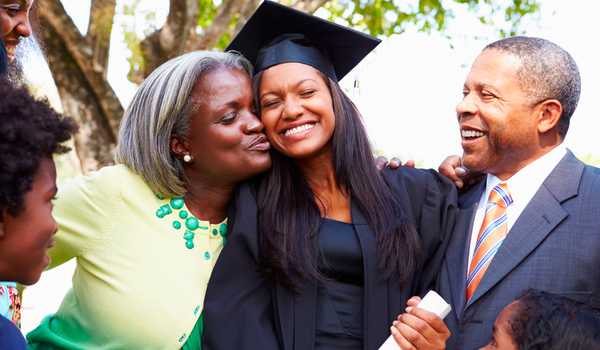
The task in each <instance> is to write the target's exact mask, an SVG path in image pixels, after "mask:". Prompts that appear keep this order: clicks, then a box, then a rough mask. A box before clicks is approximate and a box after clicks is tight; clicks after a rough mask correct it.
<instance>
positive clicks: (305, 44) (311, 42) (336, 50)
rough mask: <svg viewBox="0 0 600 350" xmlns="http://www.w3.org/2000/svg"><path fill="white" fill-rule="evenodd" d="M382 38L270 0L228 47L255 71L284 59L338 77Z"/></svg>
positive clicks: (353, 65) (258, 10) (336, 78)
mask: <svg viewBox="0 0 600 350" xmlns="http://www.w3.org/2000/svg"><path fill="white" fill-rule="evenodd" d="M380 42H381V40H379V39H377V38H374V37H372V36H370V35H367V34H364V33H361V32H359V31H356V30H354V29H350V28H346V27H344V26H341V25H339V24H336V23H332V22H329V21H326V20H324V19H321V18H319V17H315V16H312V15H309V14H306V13H304V12H301V11H298V10H295V9H292V8H290V7H287V6H284V5H281V4H278V3H276V2H273V1H264V2H263V3H262V4H261V5H260V6H259V7H258V8H257V9H256V11H255V12H254V14H253V15H252V17H250V19H248V22H246V24H245V25H244V27H243V28H242V30H241V31H240V32H239V33H238V35H237V36H236V37H235V38H234V39H233V41H232V42H231V43H230V44H229V46H227V48H226V50H235V51H238V52H240V53H242V54H243V55H244V56H246V58H248V59H249V60H250V62H252V64H254V70H255V72H257V73H258V72H260V71H263V70H265V69H267V68H269V67H272V66H274V65H277V64H280V63H286V62H299V63H304V64H307V65H310V66H312V67H314V68H316V69H318V70H319V71H321V72H322V73H324V74H325V75H327V76H328V77H330V78H332V79H333V80H334V81H338V80H341V79H342V78H343V77H344V76H345V75H346V74H347V73H348V72H350V70H352V68H354V67H355V66H356V65H357V64H358V63H359V62H360V61H361V60H362V59H363V58H364V57H365V56H366V55H367V54H368V53H369V52H371V51H372V50H373V49H374V48H375V47H376V46H377V45H379V43H380Z"/></svg>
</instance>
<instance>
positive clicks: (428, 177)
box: [385, 167, 458, 296]
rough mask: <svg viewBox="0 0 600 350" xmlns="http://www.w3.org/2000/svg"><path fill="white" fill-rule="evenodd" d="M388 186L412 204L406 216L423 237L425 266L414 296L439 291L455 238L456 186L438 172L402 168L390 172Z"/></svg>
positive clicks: (421, 270)
mask: <svg viewBox="0 0 600 350" xmlns="http://www.w3.org/2000/svg"><path fill="white" fill-rule="evenodd" d="M385 176H386V179H387V181H388V183H391V184H392V187H395V189H396V190H397V191H398V195H400V196H402V197H403V198H402V202H408V203H406V205H405V208H407V209H408V210H406V211H407V213H406V215H408V216H409V220H411V221H412V224H414V225H415V226H416V229H417V232H418V233H419V236H420V237H421V244H422V248H423V264H422V267H421V269H420V271H418V272H417V276H416V283H415V285H414V289H413V292H414V293H413V294H415V295H420V296H423V295H424V294H425V293H427V291H429V290H430V289H434V288H435V283H436V280H437V276H438V273H439V271H440V269H441V266H442V261H443V259H444V254H445V252H446V248H447V247H448V242H449V240H450V239H451V237H452V232H453V230H454V223H455V219H456V214H457V212H458V195H457V189H456V186H455V185H454V184H453V183H452V182H451V181H450V180H448V179H447V178H446V177H444V176H443V175H441V174H439V173H438V172H436V171H434V170H431V169H429V170H424V169H413V168H407V167H401V168H400V169H398V170H386V171H385Z"/></svg>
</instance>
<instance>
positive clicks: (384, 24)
mask: <svg viewBox="0 0 600 350" xmlns="http://www.w3.org/2000/svg"><path fill="white" fill-rule="evenodd" d="M456 5H458V6H459V7H460V6H464V7H466V8H467V9H468V10H469V11H470V12H472V13H473V15H474V16H477V18H478V19H479V21H480V22H481V23H483V24H488V25H492V26H498V23H495V21H494V18H497V16H498V14H502V17H503V18H504V20H505V21H506V22H507V23H508V24H509V26H510V27H509V28H502V27H498V31H499V33H500V35H501V36H510V35H515V34H517V33H518V32H519V25H520V23H521V19H522V18H523V17H524V16H525V15H527V14H530V13H535V12H536V11H538V10H539V3H538V1H537V0H504V1H497V0H496V1H492V0H451V1H450V0H448V1H441V0H414V1H407V0H392V1H384V0H369V1H365V0H333V1H329V2H327V3H326V4H325V6H324V7H325V9H326V10H328V11H329V13H330V14H331V15H330V19H331V20H336V19H342V20H344V21H345V22H346V23H348V24H349V25H351V26H353V27H355V28H359V29H363V30H366V31H368V32H369V33H370V34H371V35H385V36H389V35H392V34H399V33H402V32H403V31H404V30H405V29H406V28H407V27H408V26H414V27H416V28H417V29H418V30H421V31H425V32H431V31H432V30H435V31H443V30H444V29H445V28H446V25H447V23H448V20H449V19H452V18H454V12H453V11H452V9H451V7H453V8H456V7H457V6H456Z"/></svg>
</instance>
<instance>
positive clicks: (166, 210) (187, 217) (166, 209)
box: [156, 195, 227, 249]
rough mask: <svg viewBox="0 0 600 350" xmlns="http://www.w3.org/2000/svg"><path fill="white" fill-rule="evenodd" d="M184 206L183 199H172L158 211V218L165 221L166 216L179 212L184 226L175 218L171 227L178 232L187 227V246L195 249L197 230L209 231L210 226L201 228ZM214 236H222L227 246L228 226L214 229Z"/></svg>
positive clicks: (185, 235) (185, 234)
mask: <svg viewBox="0 0 600 350" xmlns="http://www.w3.org/2000/svg"><path fill="white" fill-rule="evenodd" d="M156 197H157V198H158V199H160V200H163V199H165V198H164V197H163V196H160V195H157V196H156ZM184 205H185V202H184V200H183V197H173V198H171V200H169V203H167V204H164V205H161V206H160V208H158V209H157V210H156V216H157V217H158V218H159V219H163V218H165V217H166V216H169V215H171V214H173V213H175V212H176V211H179V212H178V213H177V217H179V219H181V220H184V221H183V223H184V224H183V225H182V224H181V221H179V220H178V219H177V218H175V219H174V220H173V222H172V223H171V225H172V226H173V228H174V229H176V230H180V229H182V228H183V226H184V225H185V233H184V234H183V239H184V240H185V246H186V248H187V249H193V248H194V237H195V235H196V233H195V232H194V231H196V230H197V229H202V230H208V226H200V220H198V218H197V217H195V216H193V215H192V214H191V213H188V211H187V210H185V209H183V207H184ZM212 235H213V236H217V235H221V237H223V244H225V242H226V241H227V239H226V237H227V224H226V223H222V224H221V225H219V229H218V230H217V229H216V228H213V230H212Z"/></svg>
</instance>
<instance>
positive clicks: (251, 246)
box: [202, 185, 280, 350]
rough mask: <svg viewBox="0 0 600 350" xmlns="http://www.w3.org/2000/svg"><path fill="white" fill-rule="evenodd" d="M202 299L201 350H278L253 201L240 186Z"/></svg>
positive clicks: (250, 191)
mask: <svg viewBox="0 0 600 350" xmlns="http://www.w3.org/2000/svg"><path fill="white" fill-rule="evenodd" d="M234 204H235V210H234V211H235V214H234V215H233V216H232V215H230V218H231V217H233V220H232V223H231V224H230V231H229V233H228V235H227V238H228V240H227V245H226V246H225V247H224V248H223V251H222V252H221V255H220V256H219V259H218V261H217V263H216V265H215V268H214V270H213V272H212V275H211V278H210V281H209V284H208V290H207V292H206V299H205V301H204V330H203V337H202V341H203V342H202V349H203V350H234V349H235V350H237V349H261V350H270V349H279V348H280V347H279V343H278V340H277V336H276V332H275V326H274V318H273V317H274V311H273V302H272V294H271V293H272V288H271V284H270V283H269V282H268V281H267V280H266V279H265V278H264V277H263V275H262V274H261V271H260V269H259V266H260V265H259V245H258V229H257V228H258V227H257V208H256V197H255V196H254V193H253V191H252V189H251V187H250V186H249V185H242V186H241V188H240V189H239V191H238V194H237V195H236V199H235V201H234Z"/></svg>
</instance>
